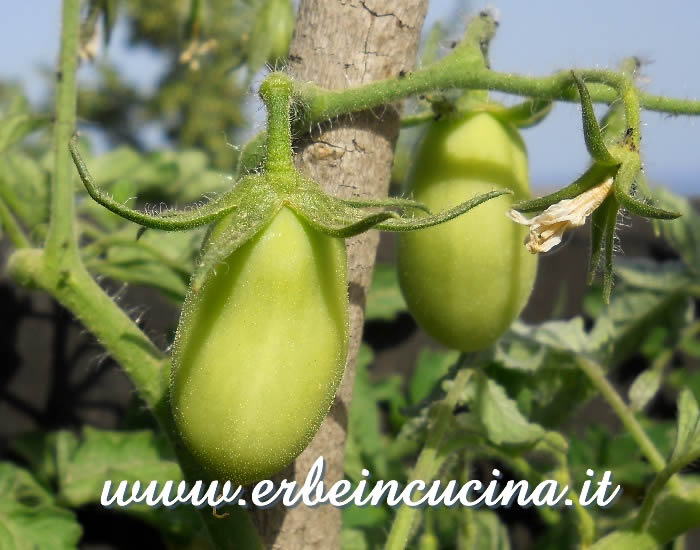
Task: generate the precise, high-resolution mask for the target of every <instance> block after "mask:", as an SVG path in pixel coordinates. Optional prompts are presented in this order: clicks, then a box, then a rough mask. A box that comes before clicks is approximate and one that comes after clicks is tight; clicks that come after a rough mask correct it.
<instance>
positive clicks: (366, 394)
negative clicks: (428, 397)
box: [345, 345, 387, 482]
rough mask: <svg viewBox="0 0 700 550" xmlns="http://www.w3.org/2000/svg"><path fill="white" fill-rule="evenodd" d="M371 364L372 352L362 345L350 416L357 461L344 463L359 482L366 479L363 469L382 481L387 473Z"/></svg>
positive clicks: (351, 475)
mask: <svg viewBox="0 0 700 550" xmlns="http://www.w3.org/2000/svg"><path fill="white" fill-rule="evenodd" d="M371 362H372V352H371V350H370V349H369V348H368V347H367V346H365V345H363V346H362V347H361V348H360V352H359V354H358V357H357V372H356V374H355V387H354V390H353V399H352V406H351V407H350V412H349V415H348V439H351V440H352V442H353V447H354V453H353V455H354V456H353V458H354V460H352V461H347V460H346V463H345V471H346V473H347V475H348V478H349V479H351V480H354V481H356V482H357V481H360V480H361V479H363V477H362V475H361V474H360V471H361V470H362V468H368V469H369V470H370V471H371V472H372V475H374V476H377V477H379V478H382V476H383V475H386V473H387V472H386V457H385V453H384V452H383V451H384V449H383V447H384V445H383V441H382V439H383V435H382V432H381V429H380V421H379V410H378V409H377V402H376V399H375V396H374V392H373V382H372V381H371V380H370V376H369V371H368V367H369V365H370V364H371ZM356 461H357V462H356ZM375 470H376V471H375Z"/></svg>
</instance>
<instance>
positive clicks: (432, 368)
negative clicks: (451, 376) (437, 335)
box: [408, 348, 459, 405]
mask: <svg viewBox="0 0 700 550" xmlns="http://www.w3.org/2000/svg"><path fill="white" fill-rule="evenodd" d="M458 358H459V352H457V351H446V352H445V351H433V350H430V349H427V348H426V349H422V350H421V352H420V354H419V355H418V360H417V362H416V368H415V370H414V372H413V376H412V377H411V381H410V382H409V386H408V396H409V399H410V402H411V403H412V404H413V405H417V404H418V403H420V402H421V401H422V400H423V399H425V398H426V397H428V396H429V395H430V394H431V392H433V390H434V389H435V386H436V385H437V384H438V382H439V381H440V379H442V378H443V377H444V376H445V375H446V374H447V373H448V371H449V370H450V367H451V366H452V365H454V364H455V363H456V362H457V359H458Z"/></svg>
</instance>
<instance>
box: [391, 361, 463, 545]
mask: <svg viewBox="0 0 700 550" xmlns="http://www.w3.org/2000/svg"><path fill="white" fill-rule="evenodd" d="M462 361H463V359H461V360H460V364H462ZM473 372H474V371H473V370H472V369H462V370H460V371H458V373H457V376H456V377H455V380H454V384H453V385H452V387H451V388H450V390H449V392H448V393H447V396H446V397H445V399H444V400H443V401H441V402H440V403H438V404H436V405H435V417H434V418H435V421H434V424H433V425H432V427H431V429H430V432H429V433H428V438H427V439H426V441H425V446H424V447H423V450H422V451H421V452H420V455H418V460H417V462H416V466H415V468H414V469H413V472H412V473H411V477H410V478H411V479H414V480H417V479H420V480H423V481H424V482H425V484H426V485H428V484H429V483H430V482H431V481H432V479H433V477H435V473H436V465H437V464H438V463H439V460H438V452H439V450H440V446H441V444H442V440H443V438H444V436H445V433H446V432H447V428H448V427H449V425H450V418H451V417H452V412H453V410H454V408H455V405H456V404H457V399H458V398H459V396H460V395H461V394H462V392H463V391H464V388H466V386H467V384H468V382H469V379H470V378H471V375H472V374H473ZM418 512H419V510H418V509H416V508H414V507H410V506H405V505H404V506H401V507H400V508H399V510H398V512H397V513H396V518H395V519H394V523H393V524H392V526H391V531H390V532H389V538H388V539H387V542H386V546H385V547H384V548H385V549H386V550H403V548H405V547H406V544H407V543H408V539H409V537H410V536H411V532H412V529H413V523H414V521H415V518H416V514H417V513H418Z"/></svg>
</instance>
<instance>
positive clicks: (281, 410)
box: [170, 207, 348, 485]
mask: <svg viewBox="0 0 700 550" xmlns="http://www.w3.org/2000/svg"><path fill="white" fill-rule="evenodd" d="M347 324H348V293H347V260H346V256H345V244H344V242H343V240H342V239H336V238H333V237H329V236H327V235H324V234H322V233H320V232H318V231H316V230H315V229H313V228H312V227H310V226H309V225H307V224H306V223H305V222H303V221H302V220H301V219H300V218H298V217H297V215H296V214H294V213H293V212H292V211H291V210H289V209H288V208H286V207H284V208H282V210H280V212H279V213H278V214H276V216H275V217H274V218H273V220H272V221H271V222H270V223H269V225H268V226H267V227H265V228H264V229H263V230H262V231H261V232H260V233H259V234H258V235H256V236H255V237H254V238H253V240H252V241H250V242H249V243H247V244H245V245H244V246H243V247H241V248H240V249H238V250H236V251H235V252H233V253H232V254H231V256H230V257H229V258H228V259H227V260H226V262H225V264H224V265H221V266H219V267H218V268H217V270H216V274H215V275H213V276H212V277H211V278H210V280H209V281H208V282H207V283H206V284H205V285H204V287H203V288H202V290H201V291H200V292H199V293H197V294H195V293H193V292H192V291H190V293H189V294H188V296H187V298H186V300H185V305H184V308H183V313H182V316H181V319H180V324H179V326H178V330H177V336H176V339H175V346H174V350H173V373H172V379H171V388H170V399H171V405H172V410H173V414H174V417H175V422H176V424H177V426H178V428H179V429H180V433H181V435H182V438H183V440H184V442H185V443H186V445H187V447H188V448H189V449H190V451H191V452H192V453H193V454H194V455H195V457H196V458H197V459H198V460H199V461H200V462H201V463H202V464H203V465H204V466H205V467H207V469H208V470H209V471H210V472H211V473H212V475H214V476H216V477H217V478H219V479H230V480H232V481H234V482H236V483H239V484H241V485H243V484H248V483H253V482H256V481H259V480H261V479H265V478H269V477H270V476H272V475H274V474H276V473H278V472H279V471H280V470H282V469H283V468H284V467H285V466H287V465H288V464H289V463H291V462H292V461H293V460H294V458H295V457H296V456H297V455H298V454H299V453H301V451H302V450H303V449H304V448H305V447H306V445H308V443H309V442H310V441H311V438H312V437H313V436H314V434H315V433H316V431H317V430H318V428H319V426H320V425H321V422H322V421H323V418H324V417H325V416H326V413H327V412H328V409H329V408H330V406H331V403H332V402H333V398H334V396H335V392H336V390H337V388H338V385H339V384H340V380H341V378H342V376H343V370H344V368H345V359H346V357H345V356H346V353H347V340H348V327H347Z"/></svg>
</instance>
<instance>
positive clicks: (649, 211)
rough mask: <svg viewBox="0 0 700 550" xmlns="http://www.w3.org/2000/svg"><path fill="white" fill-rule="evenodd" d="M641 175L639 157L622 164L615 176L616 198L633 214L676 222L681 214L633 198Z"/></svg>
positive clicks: (631, 158)
mask: <svg viewBox="0 0 700 550" xmlns="http://www.w3.org/2000/svg"><path fill="white" fill-rule="evenodd" d="M639 173H640V161H639V157H638V156H636V155H634V156H633V157H630V158H629V159H628V160H626V161H625V162H623V163H622V165H621V166H620V169H619V170H618V172H617V175H616V176H615V198H616V199H617V200H618V202H619V203H620V204H621V205H622V206H624V207H625V208H626V209H627V210H629V211H630V212H631V213H632V214H636V215H637V216H642V217H644V218H653V219H657V220H674V219H676V218H679V217H680V215H681V214H680V212H671V211H669V210H664V209H662V208H657V207H655V206H651V205H649V204H647V203H645V202H642V201H641V200H639V199H637V198H636V197H634V196H632V188H633V185H634V183H635V181H636V179H637V177H638V175H639Z"/></svg>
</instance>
